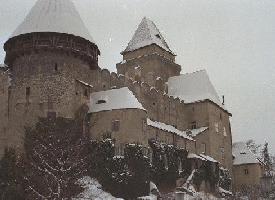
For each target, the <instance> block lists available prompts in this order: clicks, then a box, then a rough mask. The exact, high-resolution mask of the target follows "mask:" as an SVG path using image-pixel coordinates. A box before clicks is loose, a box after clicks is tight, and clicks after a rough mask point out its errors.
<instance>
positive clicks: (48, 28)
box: [11, 0, 94, 43]
mask: <svg viewBox="0 0 275 200" xmlns="http://www.w3.org/2000/svg"><path fill="white" fill-rule="evenodd" d="M35 32H54V33H66V34H71V35H74V36H79V37H82V38H84V39H86V40H89V41H90V42H92V43H94V40H93V38H92V37H91V35H90V34H89V31H88V29H87V28H86V27H85V25H84V23H83V21H82V20H81V17H80V15H79V13H78V12H77V10H76V8H75V6H74V4H73V2H72V1H71V0H37V2H36V4H35V5H34V6H33V8H32V9H31V11H30V12H29V14H28V15H27V17H26V18H25V19H24V21H23V22H22V23H21V24H20V25H19V26H18V27H17V29H16V30H15V31H14V33H13V34H12V36H11V38H12V37H15V36H19V35H22V34H26V33H35Z"/></svg>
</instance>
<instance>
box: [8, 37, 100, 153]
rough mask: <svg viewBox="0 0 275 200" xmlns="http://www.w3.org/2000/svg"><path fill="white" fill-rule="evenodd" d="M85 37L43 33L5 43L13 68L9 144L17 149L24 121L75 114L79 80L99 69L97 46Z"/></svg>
mask: <svg viewBox="0 0 275 200" xmlns="http://www.w3.org/2000/svg"><path fill="white" fill-rule="evenodd" d="M62 36H64V37H63V38H62ZM57 38H58V39H57ZM85 41H86V40H83V39H79V38H74V37H73V36H68V35H64V34H51V33H49V34H46V33H43V34H41V35H39V34H34V35H31V34H27V35H23V36H22V37H16V38H12V39H10V40H9V41H8V42H7V43H6V44H5V50H6V52H7V56H6V59H5V62H6V63H7V64H8V65H9V68H10V70H11V74H12V81H11V87H10V98H9V122H8V123H9V130H8V142H7V144H8V145H9V146H15V147H17V148H19V149H21V148H22V145H23V138H24V132H25V129H24V127H32V126H33V125H35V123H36V122H37V120H38V117H47V116H51V117H55V116H58V117H65V118H73V117H74V115H75V113H76V111H77V110H78V109H79V107H80V106H81V104H82V103H83V101H79V95H83V93H79V91H78V90H79V89H78V87H77V80H78V79H79V78H80V77H81V78H82V79H81V80H83V79H84V80H86V81H88V80H93V77H95V75H94V74H95V73H94V71H96V70H97V69H98V66H97V55H98V52H99V51H98V50H97V47H96V46H95V45H93V44H91V43H89V42H87V41H86V43H85ZM90 82H93V81H90ZM89 92H90V91H89ZM87 98H88V97H87Z"/></svg>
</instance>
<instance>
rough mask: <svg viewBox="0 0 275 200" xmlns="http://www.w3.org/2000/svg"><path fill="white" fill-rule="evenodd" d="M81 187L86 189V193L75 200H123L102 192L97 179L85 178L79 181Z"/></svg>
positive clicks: (74, 199)
mask: <svg viewBox="0 0 275 200" xmlns="http://www.w3.org/2000/svg"><path fill="white" fill-rule="evenodd" d="M78 183H79V185H81V186H82V187H83V188H84V191H83V192H82V193H81V194H79V195H78V196H77V197H76V198H73V200H87V199H91V200H123V199H120V198H115V197H113V196H112V195H111V194H110V193H108V192H105V191H104V190H102V186H101V185H100V184H99V182H98V181H97V180H96V179H92V178H91V177H89V176H85V177H83V178H81V179H80V180H79V181H78Z"/></svg>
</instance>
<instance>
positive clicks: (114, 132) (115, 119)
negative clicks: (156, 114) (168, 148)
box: [89, 109, 148, 147]
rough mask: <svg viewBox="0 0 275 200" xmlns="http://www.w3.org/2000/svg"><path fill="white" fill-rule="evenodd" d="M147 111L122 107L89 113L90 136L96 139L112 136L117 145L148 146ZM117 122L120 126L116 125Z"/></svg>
mask: <svg viewBox="0 0 275 200" xmlns="http://www.w3.org/2000/svg"><path fill="white" fill-rule="evenodd" d="M146 115H147V114H146V111H144V110H140V109H120V110H109V111H101V112H96V113H90V114H89V136H90V137H91V138H92V139H95V140H102V139H103V138H107V137H111V138H112V139H115V145H116V146H121V147H122V146H124V145H125V144H128V143H136V144H142V145H144V146H148V137H147V133H146V129H147V125H146V119H147V116H146ZM115 123H118V124H116V125H117V126H118V127H114V126H116V125H115Z"/></svg>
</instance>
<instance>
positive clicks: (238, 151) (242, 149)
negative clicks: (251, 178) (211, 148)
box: [232, 142, 260, 165]
mask: <svg viewBox="0 0 275 200" xmlns="http://www.w3.org/2000/svg"><path fill="white" fill-rule="evenodd" d="M232 153H233V155H234V160H233V165H243V164H257V163H260V161H259V160H258V159H257V157H256V155H255V154H253V153H252V152H251V151H250V150H249V148H248V147H247V146H246V144H245V143H244V142H236V143H234V144H233V146H232Z"/></svg>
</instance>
